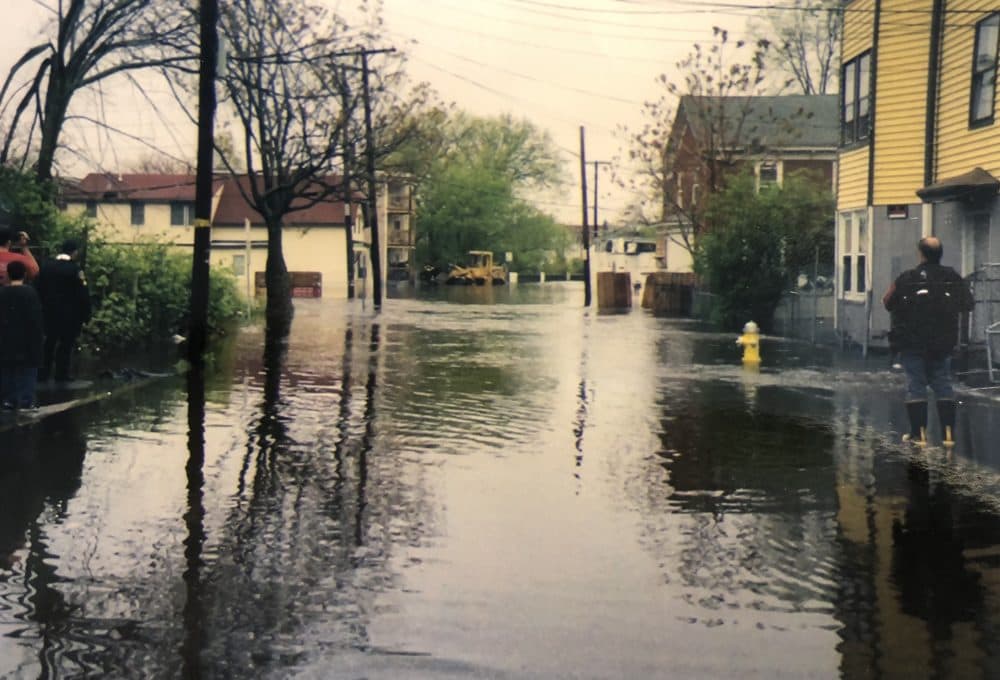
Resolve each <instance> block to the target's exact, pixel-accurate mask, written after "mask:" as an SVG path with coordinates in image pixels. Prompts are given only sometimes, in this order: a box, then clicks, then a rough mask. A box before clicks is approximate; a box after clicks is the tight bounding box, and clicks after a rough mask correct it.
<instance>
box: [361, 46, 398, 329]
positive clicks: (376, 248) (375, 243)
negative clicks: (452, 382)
mask: <svg viewBox="0 0 1000 680" xmlns="http://www.w3.org/2000/svg"><path fill="white" fill-rule="evenodd" d="M395 51H396V50H395V48H392V47H389V48H384V49H359V50H357V54H359V55H361V82H362V87H363V88H364V92H363V97H364V102H365V160H366V169H367V173H366V174H367V175H368V211H367V212H368V226H369V227H370V228H371V230H372V253H371V260H372V298H373V304H374V305H375V308H376V309H378V308H379V307H381V306H382V243H381V241H382V239H381V238H380V237H379V233H378V212H377V202H376V193H375V139H374V134H373V131H372V102H371V91H370V88H369V84H368V55H371V54H386V53H389V52H395ZM387 190H388V189H387ZM388 199H389V197H388V195H387V196H386V200H388Z"/></svg>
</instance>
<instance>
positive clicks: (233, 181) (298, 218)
mask: <svg viewBox="0 0 1000 680" xmlns="http://www.w3.org/2000/svg"><path fill="white" fill-rule="evenodd" d="M329 181H330V182H331V183H334V182H339V181H340V178H339V177H330V178H329ZM241 185H242V189H243V191H245V192H246V193H247V195H248V196H249V195H250V178H249V177H248V176H246V175H241V176H240V177H238V178H232V177H229V178H227V179H226V180H224V183H223V187H222V196H221V197H220V199H219V205H218V207H217V208H216V209H215V215H213V217H212V224H214V225H216V226H242V225H243V222H244V220H246V219H247V218H250V223H251V224H253V225H258V226H262V225H263V224H264V218H263V216H262V215H261V214H260V213H259V212H257V211H256V210H254V209H253V208H251V207H250V206H249V205H248V204H247V202H246V199H244V197H243V193H242V192H241V191H240V186H241ZM305 204H307V201H306V200H304V199H298V200H296V201H293V202H292V205H293V206H300V205H305ZM343 223H344V203H343V201H339V200H332V199H331V200H324V201H321V202H319V203H316V204H315V205H311V206H309V207H307V208H303V209H301V210H295V211H294V212H291V213H288V214H287V215H285V219H284V224H285V226H323V225H332V224H343Z"/></svg>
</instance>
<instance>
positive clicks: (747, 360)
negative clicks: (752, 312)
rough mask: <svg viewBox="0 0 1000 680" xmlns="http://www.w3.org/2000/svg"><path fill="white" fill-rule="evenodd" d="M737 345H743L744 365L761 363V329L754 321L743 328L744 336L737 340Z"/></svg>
mask: <svg viewBox="0 0 1000 680" xmlns="http://www.w3.org/2000/svg"><path fill="white" fill-rule="evenodd" d="M736 344H737V345H743V363H744V364H759V363H760V328H758V327H757V324H755V323H754V322H753V321H749V322H747V324H746V325H745V326H743V335H741V336H740V337H738V338H736Z"/></svg>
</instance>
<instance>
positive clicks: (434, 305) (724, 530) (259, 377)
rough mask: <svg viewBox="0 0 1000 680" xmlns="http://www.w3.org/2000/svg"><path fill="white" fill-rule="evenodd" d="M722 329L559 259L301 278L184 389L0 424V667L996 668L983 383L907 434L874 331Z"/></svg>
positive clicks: (216, 671)
mask: <svg viewBox="0 0 1000 680" xmlns="http://www.w3.org/2000/svg"><path fill="white" fill-rule="evenodd" d="M735 337H736V332H735V331H734V332H733V333H729V334H718V333H711V332H706V331H705V330H704V329H702V328H700V327H699V326H697V325H695V324H692V323H691V322H687V321H680V320H667V319H656V318H653V317H651V316H649V315H648V314H646V313H644V312H642V311H641V310H634V311H633V312H631V313H629V314H624V315H600V314H596V313H594V312H593V311H591V312H587V311H584V310H583V309H582V293H581V291H580V289H579V284H545V285H544V286H537V285H535V286H532V285H522V286H521V287H520V288H518V289H516V292H515V293H513V294H511V293H508V292H507V291H506V289H497V290H493V289H490V288H485V289H482V288H478V289H452V288H446V289H442V290H441V291H439V292H438V293H435V294H433V295H431V296H428V297H424V298H423V299H390V300H387V301H386V303H385V305H384V309H383V311H382V312H381V313H380V314H378V315H377V316H375V315H373V314H372V313H371V310H370V309H368V310H366V309H364V308H363V307H362V306H361V305H360V303H357V304H348V303H346V302H338V301H301V302H300V303H299V304H298V311H297V316H296V320H295V327H294V330H293V337H292V339H291V341H290V343H289V345H288V347H287V350H283V349H282V348H280V347H279V348H274V347H271V348H269V351H268V352H267V353H266V355H265V352H264V340H263V337H262V335H261V333H260V330H259V329H248V330H246V331H244V332H242V333H241V334H239V336H238V337H236V338H234V339H233V340H232V341H231V342H229V343H227V344H226V345H224V346H223V347H222V348H221V350H220V352H219V353H218V355H217V358H216V360H215V362H214V366H213V368H212V371H211V372H210V374H209V375H208V377H207V380H206V384H205V385H204V388H205V394H206V402H205V404H204V408H202V405H201V404H200V403H199V402H198V400H197V399H196V400H194V402H192V404H189V403H188V399H187V389H188V387H189V386H188V385H186V384H185V381H184V379H183V378H176V379H173V378H171V379H164V380H158V381H155V382H153V383H150V384H144V385H138V386H136V387H135V388H134V389H130V390H125V391H122V392H120V393H118V394H116V395H115V396H113V397H111V398H108V399H105V400H102V401H99V402H97V403H94V404H90V405H87V406H84V407H81V408H79V409H75V410H72V411H69V412H67V413H64V414H60V415H57V416H52V417H50V418H48V419H46V420H45V421H43V422H42V423H41V424H39V425H37V426H35V427H30V428H27V427H26V428H20V429H17V430H6V431H3V432H2V433H0V441H2V449H0V463H2V467H0V510H2V511H0V676H2V677H5V678H7V677H9V678H35V677H39V678H57V677H66V678H83V677H94V678H98V677H102V678H103V677H115V678H132V677H135V678H175V677H189V678H197V677H205V678H229V677H233V678H237V677H240V678H241V677H252V678H727V677H732V678H782V677H788V678H802V677H817V678H837V677H843V678H891V677H899V678H950V677H955V678H993V677H998V676H1000V635H998V632H1000V501H998V499H1000V450H998V448H1000V447H997V446H996V445H995V442H996V441H998V439H997V437H998V435H1000V433H998V430H1000V423H998V422H997V421H998V419H997V418H996V417H994V416H993V411H994V410H995V408H994V405H993V403H992V402H989V401H988V400H986V399H984V398H980V397H976V398H974V399H969V400H968V403H966V404H964V405H963V407H962V411H961V417H960V425H959V438H960V445H959V447H958V448H957V450H956V451H954V452H953V453H950V454H949V453H947V452H945V451H944V450H943V449H941V448H934V447H932V448H929V449H927V450H924V451H921V450H915V449H911V448H909V447H906V446H903V445H900V444H897V443H896V441H897V439H898V437H897V435H896V434H895V431H898V430H900V429H902V427H903V423H904V418H905V414H904V412H903V410H902V406H901V404H900V403H899V402H900V395H901V391H902V379H901V377H900V376H899V375H898V374H896V373H893V372H892V371H891V370H890V369H889V367H888V361H887V360H885V359H884V358H879V359H874V360H872V361H870V362H869V363H868V364H863V363H861V362H859V361H856V360H852V359H850V358H846V359H845V358H843V357H841V356H839V355H836V354H834V353H833V352H831V351H830V350H822V349H821V350H814V349H812V348H810V347H809V346H807V345H803V344H800V343H795V342H786V341H781V340H778V339H768V340H766V341H765V342H764V344H763V348H762V353H763V355H764V368H763V369H762V370H761V371H760V372H759V373H755V372H749V371H746V370H744V369H743V368H742V367H741V365H740V361H739V349H738V348H737V347H736V346H735V345H734V340H735ZM192 383H193V385H192V386H193V388H194V390H195V392H197V391H198V390H199V389H200V388H201V385H200V384H199V383H198V381H197V380H193V381H192ZM932 435H933V436H936V432H934V431H932Z"/></svg>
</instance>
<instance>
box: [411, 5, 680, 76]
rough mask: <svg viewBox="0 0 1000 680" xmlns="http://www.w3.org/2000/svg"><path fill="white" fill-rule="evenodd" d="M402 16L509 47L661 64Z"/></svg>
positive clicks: (656, 61)
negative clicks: (542, 43)
mask: <svg viewBox="0 0 1000 680" xmlns="http://www.w3.org/2000/svg"><path fill="white" fill-rule="evenodd" d="M399 14H400V15H402V16H407V17H408V18H412V19H413V20H414V21H418V22H420V23H422V24H425V25H427V26H432V27H434V28H442V29H445V30H448V31H452V32H454V31H461V32H462V33H463V34H465V35H475V36H479V37H481V38H487V39H489V40H495V41H497V42H503V43H507V44H510V45H519V46H521V47H533V48H535V49H539V50H546V51H554V52H565V53H566V54H578V55H581V56H585V57H594V58H597V59H601V60H614V61H627V62H635V63H646V64H661V65H662V64H663V60H662V59H644V58H642V57H629V56H624V55H616V54H608V53H605V52H590V51H587V50H577V49H573V48H572V47H558V46H556V45H540V44H538V43H533V42H529V41H527V40H517V39H514V38H508V37H506V36H500V35H495V34H493V33H484V32H482V31H475V30H472V29H467V28H459V27H457V26H447V25H445V24H438V23H434V22H432V21H426V20H423V19H420V18H418V17H410V16H409V15H406V14H405V13H403V12H399Z"/></svg>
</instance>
